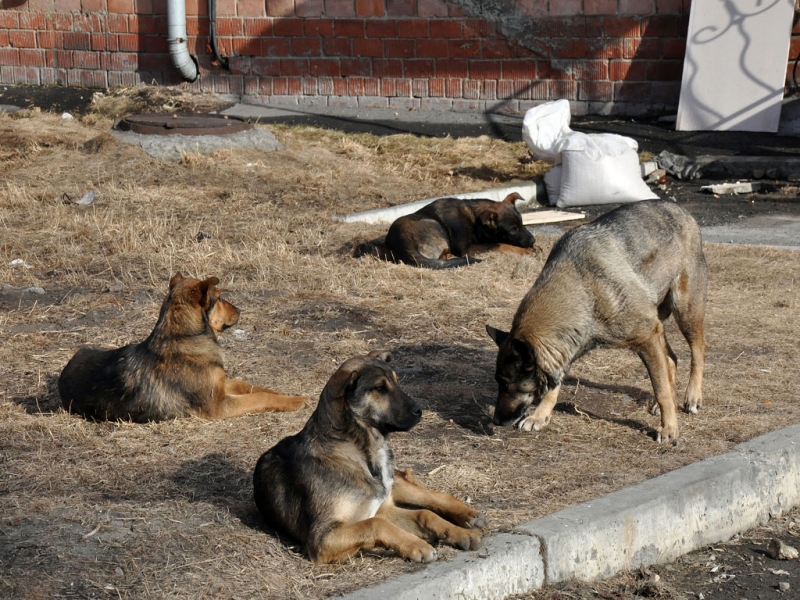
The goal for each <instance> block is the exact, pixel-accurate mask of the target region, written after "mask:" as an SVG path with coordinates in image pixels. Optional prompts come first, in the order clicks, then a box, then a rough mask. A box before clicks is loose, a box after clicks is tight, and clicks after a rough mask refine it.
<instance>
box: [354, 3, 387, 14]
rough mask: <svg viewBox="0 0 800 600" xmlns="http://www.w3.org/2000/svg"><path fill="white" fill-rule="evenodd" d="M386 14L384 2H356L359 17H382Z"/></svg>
mask: <svg viewBox="0 0 800 600" xmlns="http://www.w3.org/2000/svg"><path fill="white" fill-rule="evenodd" d="M384 13H385V11H384V8H383V0H356V15H357V16H359V17H382V16H383V15H384Z"/></svg>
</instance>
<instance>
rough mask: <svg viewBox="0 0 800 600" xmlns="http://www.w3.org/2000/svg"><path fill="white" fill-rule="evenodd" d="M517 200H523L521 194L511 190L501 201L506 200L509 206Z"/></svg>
mask: <svg viewBox="0 0 800 600" xmlns="http://www.w3.org/2000/svg"><path fill="white" fill-rule="evenodd" d="M517 200H525V198H523V197H522V196H520V195H519V194H518V193H517V192H511V193H510V194H509V195H508V196H506V197H505V199H504V200H503V202H507V203H508V204H510V205H511V206H514V205H516V203H517Z"/></svg>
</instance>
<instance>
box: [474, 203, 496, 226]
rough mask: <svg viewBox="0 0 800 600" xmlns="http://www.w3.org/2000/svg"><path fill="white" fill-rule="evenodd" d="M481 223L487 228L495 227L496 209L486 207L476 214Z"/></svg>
mask: <svg viewBox="0 0 800 600" xmlns="http://www.w3.org/2000/svg"><path fill="white" fill-rule="evenodd" d="M478 219H479V220H480V222H481V224H482V225H483V226H484V227H486V228H487V229H495V228H496V227H497V211H496V210H494V209H493V208H487V209H486V210H484V211H482V212H481V214H479V215H478Z"/></svg>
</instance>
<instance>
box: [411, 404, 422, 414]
mask: <svg viewBox="0 0 800 600" xmlns="http://www.w3.org/2000/svg"><path fill="white" fill-rule="evenodd" d="M411 414H412V415H414V416H415V417H421V416H422V407H421V406H420V405H419V404H415V405H414V406H412V407H411Z"/></svg>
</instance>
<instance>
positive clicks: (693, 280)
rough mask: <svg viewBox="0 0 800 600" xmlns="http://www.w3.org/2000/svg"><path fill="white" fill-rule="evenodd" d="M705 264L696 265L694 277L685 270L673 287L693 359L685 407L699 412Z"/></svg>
mask: <svg viewBox="0 0 800 600" xmlns="http://www.w3.org/2000/svg"><path fill="white" fill-rule="evenodd" d="M700 267H704V264H701V265H699V267H698V268H696V269H695V271H696V273H695V276H694V277H690V275H689V274H688V273H687V272H686V271H684V272H683V273H682V274H681V276H680V277H679V279H678V283H677V285H676V286H675V289H674V291H673V298H674V310H673V314H674V315H675V321H676V322H677V323H678V328H679V329H680V330H681V333H682V334H683V337H685V338H686V341H687V342H688V343H689V349H690V350H691V353H692V362H691V366H690V371H689V385H688V386H687V388H686V399H685V400H684V403H683V409H684V410H685V411H686V412H690V413H696V412H697V409H698V408H700V407H701V406H702V405H703V374H704V372H705V364H706V341H705V335H704V328H703V324H704V321H705V313H706V286H707V282H708V276H707V274H706V272H705V269H704V268H700Z"/></svg>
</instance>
